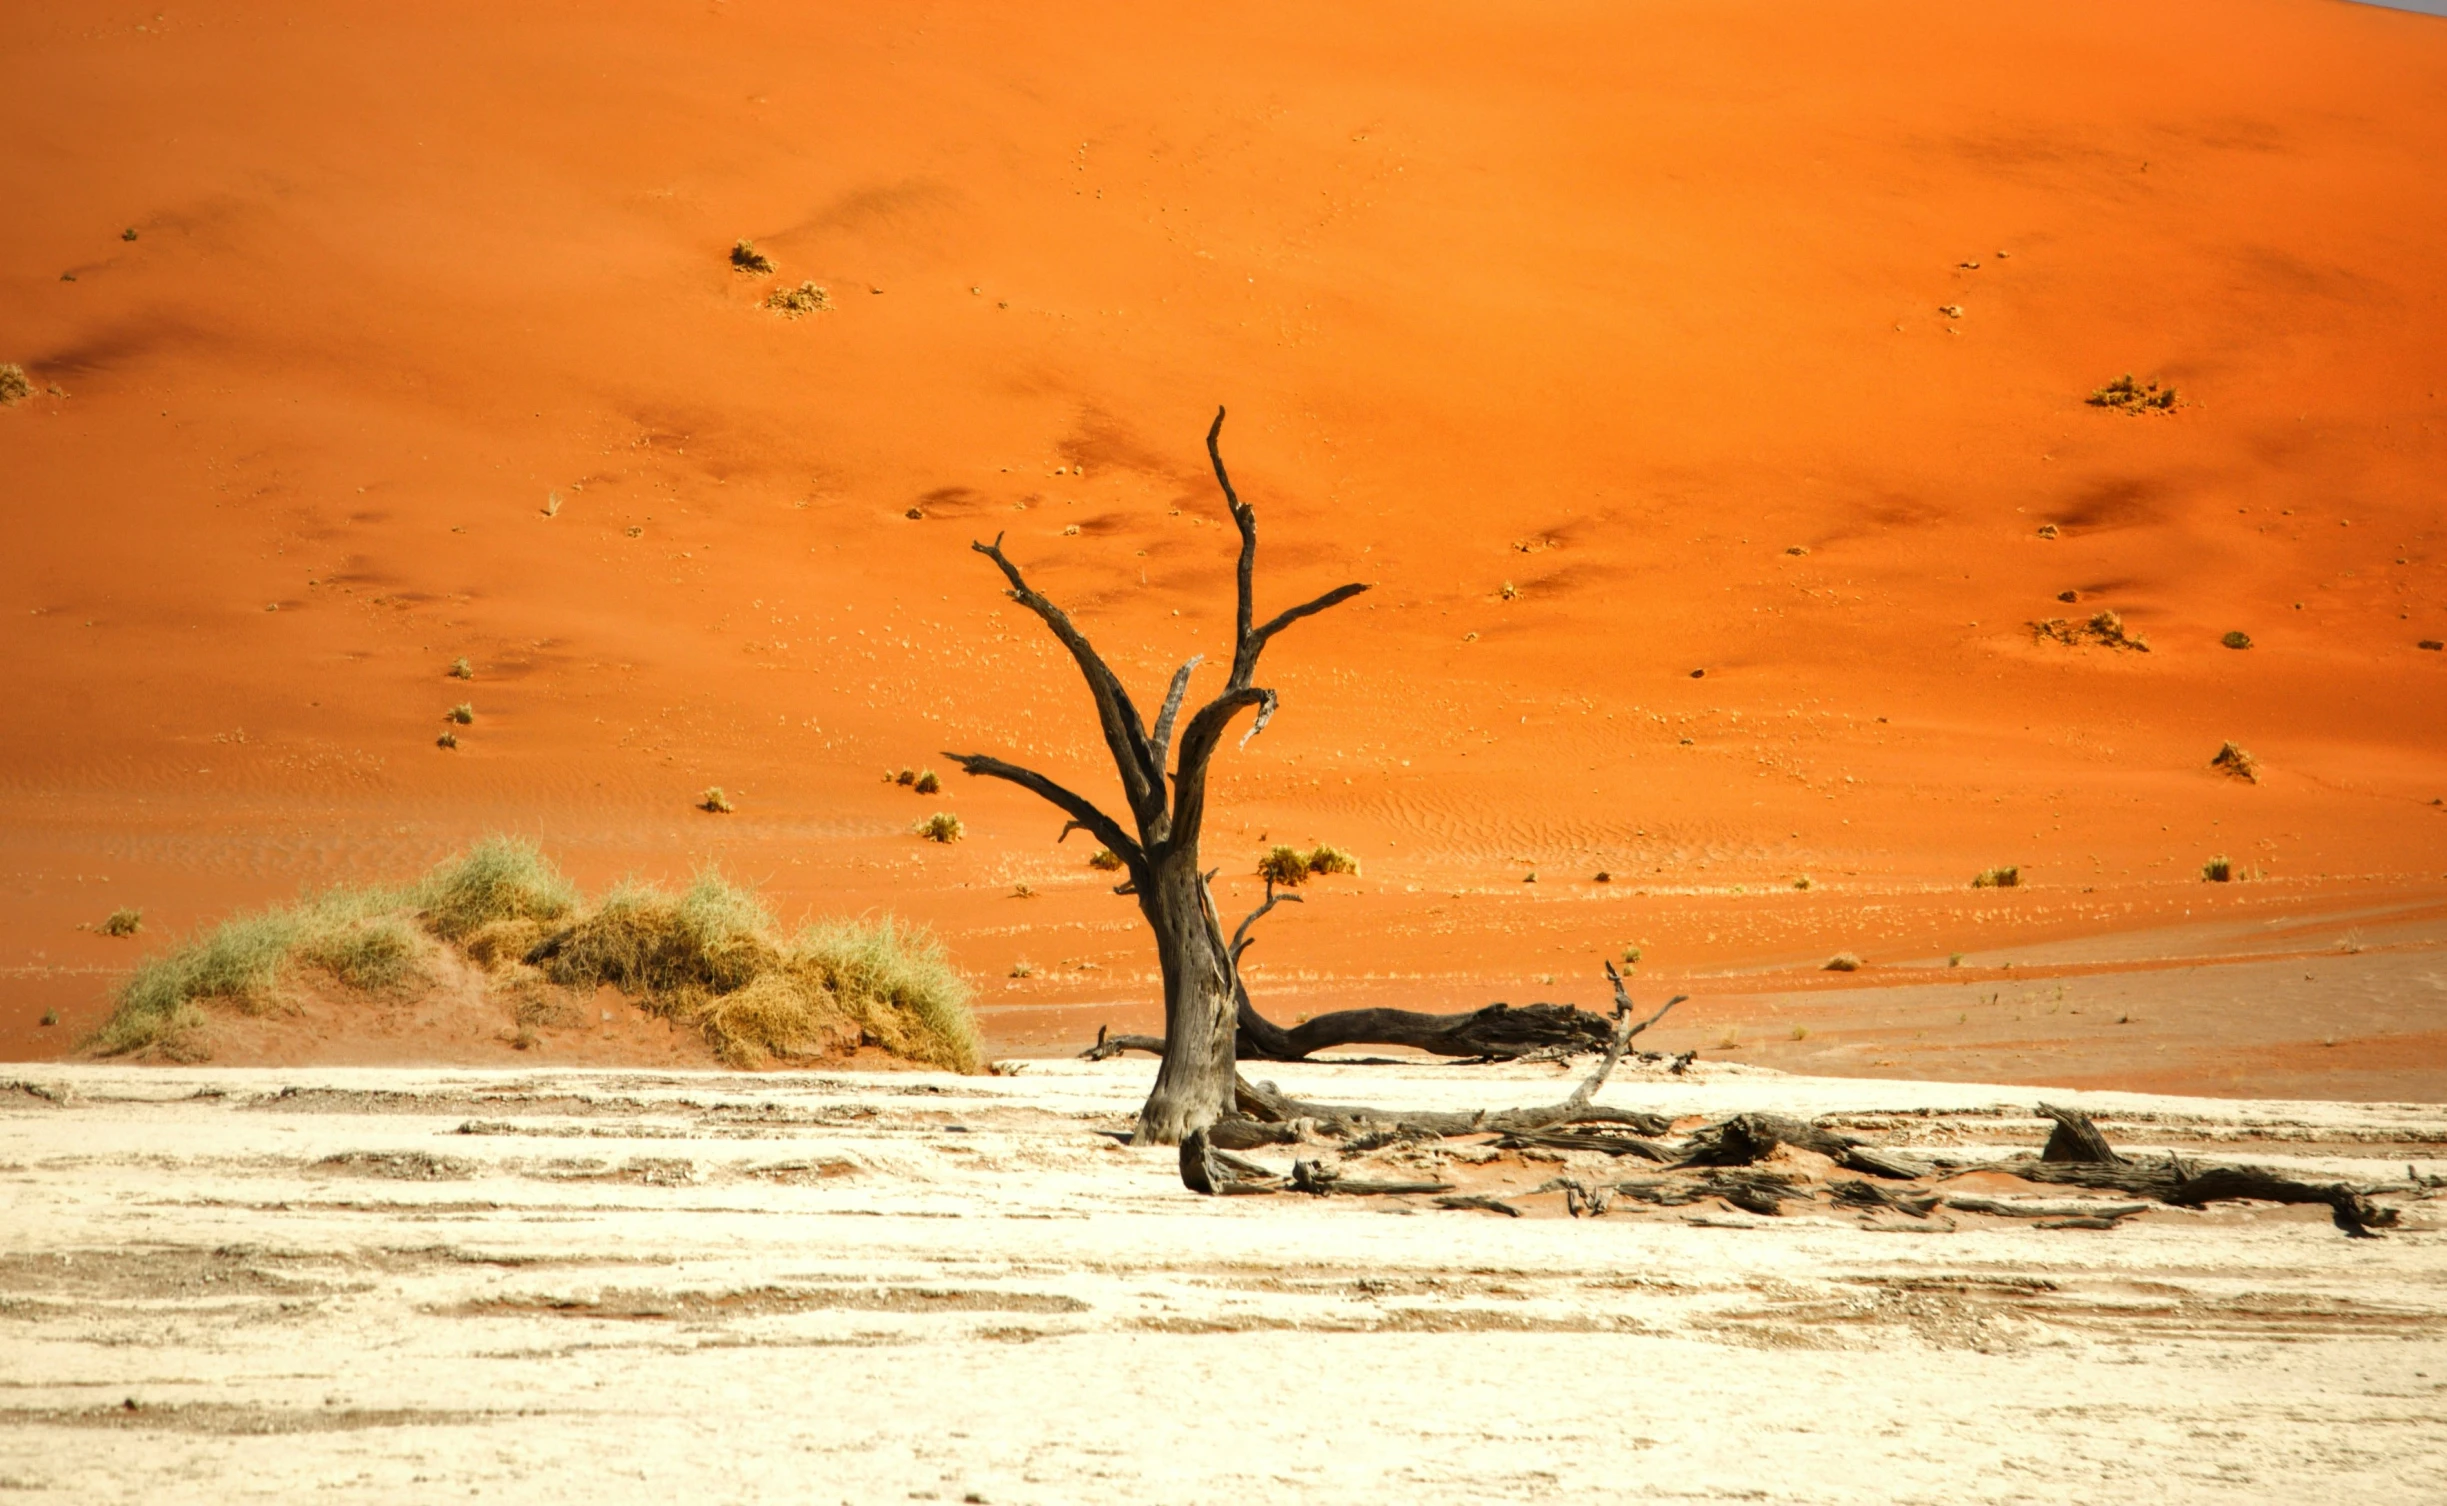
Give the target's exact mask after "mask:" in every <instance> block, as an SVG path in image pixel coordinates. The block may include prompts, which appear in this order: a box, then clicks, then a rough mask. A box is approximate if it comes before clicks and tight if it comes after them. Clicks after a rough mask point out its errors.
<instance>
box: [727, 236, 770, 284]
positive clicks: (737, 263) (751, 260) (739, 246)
mask: <svg viewBox="0 0 2447 1506" xmlns="http://www.w3.org/2000/svg"><path fill="white" fill-rule="evenodd" d="M731 267H732V269H733V270H735V271H740V272H755V273H758V274H760V275H763V274H768V273H770V272H772V270H773V258H772V257H770V256H767V255H766V254H765V253H764V252H762V251H759V250H757V249H756V242H754V241H752V240H749V239H747V238H746V237H745V236H742V237H741V238H740V239H738V240H736V241H734V242H732V243H731Z"/></svg>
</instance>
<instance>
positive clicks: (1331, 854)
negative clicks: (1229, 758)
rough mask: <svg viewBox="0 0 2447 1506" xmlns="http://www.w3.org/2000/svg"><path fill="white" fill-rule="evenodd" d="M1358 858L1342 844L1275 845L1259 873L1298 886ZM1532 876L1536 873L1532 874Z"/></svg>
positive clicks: (1344, 869)
mask: <svg viewBox="0 0 2447 1506" xmlns="http://www.w3.org/2000/svg"><path fill="white" fill-rule="evenodd" d="M1357 872H1359V859H1357V858H1355V857H1353V856H1351V854H1349V853H1347V852H1345V851H1343V850H1342V849H1341V848H1339V847H1331V846H1328V845H1326V844H1324V843H1319V844H1318V846H1317V848H1316V850H1315V851H1313V852H1302V851H1301V850H1300V849H1299V848H1297V847H1289V846H1283V845H1280V844H1278V845H1276V846H1273V847H1269V848H1267V849H1266V855H1265V856H1264V857H1261V858H1259V859H1258V862H1257V876H1258V877H1259V878H1262V879H1267V880H1269V881H1271V882H1272V883H1273V884H1274V885H1275V886H1276V887H1277V888H1282V889H1297V888H1299V887H1300V886H1301V885H1302V884H1305V883H1307V882H1308V881H1309V880H1310V879H1311V878H1313V877H1317V876H1319V875H1323V874H1329V873H1353V874H1355V873H1357ZM1532 877H1533V879H1534V878H1535V875H1532Z"/></svg>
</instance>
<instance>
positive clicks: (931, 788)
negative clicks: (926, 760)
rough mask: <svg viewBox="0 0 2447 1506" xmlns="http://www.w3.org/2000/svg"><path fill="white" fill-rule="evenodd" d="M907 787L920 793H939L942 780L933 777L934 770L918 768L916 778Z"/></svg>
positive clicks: (941, 787) (941, 788)
mask: <svg viewBox="0 0 2447 1506" xmlns="http://www.w3.org/2000/svg"><path fill="white" fill-rule="evenodd" d="M909 787H910V788H911V789H913V790H916V791H917V792H918V793H919V794H921V795H939V794H941V793H942V792H943V781H942V780H940V779H937V778H936V777H935V771H934V770H932V769H920V770H919V771H918V777H917V779H916V780H915V781H913V782H912V783H911V784H910V786H909Z"/></svg>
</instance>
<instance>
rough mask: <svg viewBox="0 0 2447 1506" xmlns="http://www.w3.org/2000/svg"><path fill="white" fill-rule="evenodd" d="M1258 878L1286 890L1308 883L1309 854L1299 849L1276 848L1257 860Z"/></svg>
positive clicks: (1271, 848) (1268, 850)
mask: <svg viewBox="0 0 2447 1506" xmlns="http://www.w3.org/2000/svg"><path fill="white" fill-rule="evenodd" d="M1257 876H1258V877H1259V878H1262V879H1265V880H1267V881H1268V882H1269V883H1273V884H1278V885H1280V886H1282V887H1283V888H1286V889H1297V888H1299V887H1300V886H1301V885H1302V884H1305V883H1307V882H1308V854H1307V853H1305V852H1302V851H1301V850H1300V849H1299V848H1297V847H1285V846H1280V845H1278V846H1274V847H1269V848H1267V849H1266V855H1265V856H1264V857H1262V858H1259V859H1258V860H1257Z"/></svg>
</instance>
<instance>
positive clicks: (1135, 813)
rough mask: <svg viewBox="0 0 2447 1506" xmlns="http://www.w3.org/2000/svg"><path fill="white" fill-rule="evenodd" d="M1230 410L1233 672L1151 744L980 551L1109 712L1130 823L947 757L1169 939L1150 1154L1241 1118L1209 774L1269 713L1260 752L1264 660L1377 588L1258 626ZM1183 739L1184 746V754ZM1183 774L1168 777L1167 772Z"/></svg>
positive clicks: (1074, 637) (1118, 699)
mask: <svg viewBox="0 0 2447 1506" xmlns="http://www.w3.org/2000/svg"><path fill="white" fill-rule="evenodd" d="M1223 421H1224V410H1223V409H1222V408H1220V407H1219V408H1217V409H1216V410H1215V422H1214V423H1213V424H1212V425H1210V426H1209V427H1208V429H1207V456H1208V458H1209V459H1210V460H1212V461H1213V462H1214V466H1215V480H1216V482H1217V484H1219V485H1220V486H1221V487H1222V488H1223V494H1224V502H1225V504H1226V505H1227V506H1228V507H1229V508H1230V509H1231V513H1232V521H1233V523H1234V525H1236V526H1237V527H1238V528H1239V530H1240V564H1239V570H1238V583H1239V610H1238V613H1237V616H1236V618H1235V624H1234V633H1233V645H1232V669H1231V673H1230V674H1229V676H1228V677H1227V678H1226V679H1225V681H1224V687H1223V690H1222V692H1221V693H1219V694H1218V695H1217V696H1216V697H1215V698H1214V699H1213V700H1211V701H1208V702H1207V703H1206V704H1205V705H1204V706H1201V707H1200V708H1198V710H1197V711H1196V712H1195V713H1193V714H1192V715H1191V716H1190V718H1189V720H1188V722H1187V723H1186V724H1182V723H1180V714H1181V708H1182V703H1183V701H1184V700H1185V699H1186V697H1187V696H1188V694H1189V687H1190V677H1191V675H1192V674H1193V673H1194V672H1195V671H1196V670H1197V668H1198V665H1199V663H1200V659H1199V658H1192V659H1191V660H1190V661H1189V662H1188V663H1186V664H1184V665H1182V666H1181V667H1180V668H1179V669H1178V670H1176V671H1174V673H1173V677H1172V684H1171V686H1170V688H1169V689H1168V690H1167V691H1166V692H1165V696H1164V703H1163V706H1162V708H1161V709H1160V710H1159V711H1158V712H1157V714H1156V720H1155V727H1154V729H1153V730H1152V731H1150V730H1149V729H1148V727H1147V724H1146V722H1145V721H1143V720H1142V719H1141V718H1140V716H1139V711H1138V707H1137V706H1136V705H1135V704H1133V703H1132V701H1131V699H1130V693H1129V692H1128V691H1127V690H1125V689H1123V688H1122V682H1121V679H1120V677H1119V676H1117V675H1115V674H1114V672H1113V670H1112V668H1111V667H1110V666H1109V665H1107V664H1106V663H1105V661H1104V657H1103V656H1102V655H1101V654H1099V653H1097V652H1096V649H1095V646H1094V645H1092V644H1091V643H1089V642H1088V640H1087V636H1086V635H1085V634H1083V633H1081V632H1080V631H1079V629H1078V628H1077V627H1076V626H1075V625H1074V624H1073V623H1072V622H1071V619H1070V617H1069V615H1068V614H1067V613H1065V612H1064V611H1063V610H1062V609H1061V608H1060V607H1058V606H1056V605H1054V604H1053V603H1052V602H1051V601H1049V600H1047V599H1046V598H1045V597H1044V596H1042V595H1040V594H1039V593H1038V592H1037V591H1036V590H1035V589H1034V588H1033V587H1031V586H1030V585H1029V584H1028V582H1027V580H1026V579H1025V578H1024V577H1023V576H1022V575H1021V574H1020V568H1019V566H1018V565H1016V564H1013V563H1012V561H1011V559H1010V557H1009V556H1008V555H1006V554H1004V553H1003V548H1002V539H1001V537H1000V536H999V535H998V536H997V537H996V538H995V541H994V542H993V543H991V544H984V543H978V544H972V545H971V546H970V547H971V548H973V549H975V550H976V551H977V552H978V553H980V554H982V555H984V556H986V558H988V559H990V560H992V561H994V563H995V566H996V567H997V568H998V569H1000V570H1001V571H1002V572H1003V577H1004V579H1006V580H1008V581H1009V582H1010V583H1011V588H1010V592H1009V594H1010V596H1011V599H1012V600H1014V601H1016V602H1018V603H1019V604H1020V605H1022V606H1024V607H1026V608H1027V609H1028V610H1029V611H1031V612H1034V613H1035V614H1036V615H1037V616H1038V618H1040V619H1041V620H1042V621H1043V622H1044V624H1045V626H1046V627H1047V628H1049V629H1050V630H1051V631H1052V632H1053V635H1054V637H1056V638H1057V639H1059V640H1061V643H1062V646H1063V647H1064V648H1066V649H1068V650H1069V651H1070V655H1071V658H1072V660H1073V661H1074V662H1075V663H1077V664H1078V666H1079V673H1080V675H1081V677H1082V678H1084V679H1085V680H1086V681H1087V686H1088V693H1089V695H1090V696H1092V697H1093V698H1094V700H1095V703H1096V719H1097V722H1098V725H1099V726H1100V727H1101V729H1102V730H1103V732H1104V737H1105V747H1106V749H1107V750H1108V751H1109V752H1110V753H1111V755H1112V758H1113V767H1114V771H1115V773H1117V774H1118V775H1119V776H1120V778H1121V786H1122V795H1123V798H1124V799H1125V800H1126V801H1127V802H1128V822H1127V824H1126V825H1125V824H1124V822H1123V821H1120V820H1117V819H1115V818H1114V817H1113V816H1110V815H1108V814H1106V813H1105V812H1104V810H1102V809H1101V808H1100V807H1098V806H1097V805H1096V803H1095V802H1093V801H1091V800H1089V799H1088V798H1087V797H1086V796H1084V795H1081V794H1079V793H1077V792H1076V791H1073V790H1071V789H1068V788H1066V787H1065V786H1063V785H1061V784H1058V783H1056V782H1055V781H1054V780H1052V779H1050V778H1048V777H1047V776H1045V775H1043V774H1040V773H1038V772H1037V771H1035V770H1034V769H1025V768H1022V767H1020V766H1019V765H1017V764H1013V763H1006V762H1004V761H1003V760H1002V759H999V758H995V757H992V756H990V755H988V754H984V753H950V752H947V753H945V754H944V757H946V758H949V759H951V760H953V761H954V762H956V763H958V764H959V765H960V768H961V770H962V771H963V772H964V773H969V774H977V775H983V776H985V777H986V778H989V779H1002V780H1007V781H1008V782H1010V783H1012V784H1016V785H1018V786H1019V787H1020V788H1022V789H1024V790H1029V791H1031V792H1033V793H1035V794H1036V795H1038V796H1040V797H1042V798H1043V799H1045V800H1046V801H1048V802H1050V803H1051V804H1053V805H1054V806H1055V807H1057V808H1058V809H1060V810H1061V812H1062V813H1063V815H1065V816H1066V817H1068V818H1069V819H1068V821H1067V822H1066V823H1065V824H1064V826H1063V828H1062V832H1063V835H1064V836H1068V835H1069V834H1070V833H1071V832H1072V831H1073V830H1084V831H1086V832H1087V833H1088V834H1089V835H1090V836H1092V837H1094V838H1096V839H1097V840H1098V841H1100V842H1102V843H1103V844H1104V845H1105V846H1106V847H1107V848H1109V849H1111V850H1112V852H1113V853H1114V854H1115V855H1116V856H1118V857H1119V858H1120V859H1121V860H1122V866H1123V867H1124V868H1125V869H1126V870H1127V871H1128V874H1129V878H1128V880H1127V881H1126V882H1125V883H1123V884H1122V885H1121V886H1120V888H1119V889H1118V890H1116V892H1117V893H1121V894H1127V895H1130V896H1132V897H1134V898H1135V899H1137V901H1138V905H1139V913H1140V914H1141V915H1143V916H1145V917H1146V920H1147V925H1148V928H1149V929H1150V930H1152V931H1153V932H1154V933H1155V940H1156V958H1157V963H1158V966H1159V968H1160V969H1161V971H1162V974H1163V978H1164V1048H1163V1057H1164V1061H1163V1065H1162V1066H1161V1067H1160V1068H1159V1069H1158V1070H1157V1073H1156V1082H1155V1088H1154V1090H1153V1091H1152V1092H1150V1093H1149V1094H1148V1096H1147V1102H1146V1105H1145V1106H1144V1107H1143V1108H1141V1109H1140V1111H1139V1122H1138V1132H1137V1141H1138V1143H1140V1144H1147V1145H1171V1144H1176V1143H1178V1142H1179V1141H1180V1139H1181V1137H1182V1136H1183V1135H1185V1134H1187V1133H1188V1132H1189V1131H1191V1130H1193V1129H1196V1128H1199V1127H1200V1126H1203V1125H1208V1124H1212V1123H1214V1122H1215V1121H1216V1120H1217V1119H1219V1118H1221V1117H1222V1116H1223V1115H1224V1114H1225V1113H1226V1112H1228V1111H1229V1110H1230V1108H1231V1105H1232V1080H1233V1070H1232V1067H1233V1060H1234V1052H1233V1035H1234V1031H1235V1028H1236V1026H1237V1023H1238V1015H1239V1012H1240V990H1239V986H1238V980H1237V975H1236V973H1235V971H1234V969H1233V966H1232V957H1231V950H1230V947H1229V946H1228V945H1227V943H1226V942H1225V940H1224V934H1223V926H1222V923H1221V921H1220V920H1219V918H1218V917H1217V915H1216V913H1215V902H1214V898H1213V896H1212V895H1211V894H1210V892H1209V891H1208V888H1207V884H1208V880H1209V878H1210V877H1211V875H1210V874H1207V873H1204V872H1201V871H1200V869H1199V866H1198V838H1199V834H1200V831H1201V828H1202V827H1203V825H1204V822H1205V818H1206V785H1207V766H1208V764H1209V763H1210V762H1211V761H1212V760H1213V758H1214V756H1215V753H1216V751H1217V749H1219V748H1220V747H1221V746H1222V744H1223V738H1224V734H1225V732H1226V731H1227V730H1228V729H1229V728H1230V726H1231V724H1232V722H1233V721H1234V719H1236V718H1237V717H1239V715H1240V714H1241V713H1242V712H1244V711H1252V710H1254V711H1255V712H1256V720H1255V721H1254V722H1253V723H1252V724H1251V726H1250V728H1249V731H1248V732H1246V733H1244V734H1242V738H1241V740H1242V741H1243V742H1247V741H1248V739H1249V738H1251V737H1253V736H1255V735H1256V734H1257V733H1258V732H1259V731H1260V730H1261V729H1263V728H1264V727H1265V725H1266V722H1267V719H1268V718H1269V717H1271V716H1272V715H1273V714H1274V709H1275V693H1274V692H1273V691H1272V690H1269V689H1266V688H1264V687H1262V686H1259V685H1258V684H1257V683H1256V675H1257V666H1258V656H1259V655H1260V654H1262V653H1264V652H1265V649H1266V645H1267V644H1268V643H1270V642H1272V641H1273V639H1274V636H1275V635H1276V634H1277V633H1280V632H1282V631H1283V630H1284V629H1285V628H1287V627H1290V626H1291V625H1292V624H1293V623H1295V622H1298V621H1299V620H1300V619H1302V618H1304V617H1312V616H1315V615H1316V614H1317V613H1319V612H1322V611H1324V610H1326V609H1327V608H1328V607H1331V606H1334V605H1336V604H1338V603H1340V602H1344V601H1348V600H1350V599H1351V598H1352V597H1354V596H1357V595H1358V594H1359V593H1360V592H1362V591H1365V590H1366V589H1368V588H1367V587H1366V586H1364V585H1361V584H1358V583H1356V582H1355V583H1353V584H1350V585H1342V586H1336V587H1335V588H1334V589H1333V590H1331V591H1328V592H1326V593H1325V594H1324V595H1322V596H1317V597H1313V598H1311V599H1310V600H1308V601H1304V602H1302V603H1300V604H1299V605H1298V606H1295V607H1290V608H1287V609H1286V610H1284V611H1282V612H1279V613H1277V614H1276V615H1275V616H1273V617H1271V618H1269V619H1268V620H1266V621H1265V622H1263V623H1260V622H1258V620H1257V614H1256V599H1255V593H1254V585H1255V574H1256V568H1257V514H1256V512H1255V511H1253V510H1252V509H1251V508H1250V506H1249V504H1247V503H1246V502H1243V501H1242V500H1241V499H1240V495H1239V494H1238V493H1237V492H1235V491H1234V490H1233V489H1232V478H1231V476H1230V475H1229V474H1227V473H1226V472H1225V470H1224V463H1223V452H1222V450H1221V449H1220V448H1219V447H1218V444H1217V440H1218V437H1219V436H1220V435H1221V434H1222V432H1223ZM1176 726H1178V727H1179V732H1180V746H1179V748H1178V750H1175V748H1174V747H1173V736H1174V732H1175V728H1176ZM1168 759H1170V760H1172V761H1173V767H1172V769H1171V770H1170V772H1169V773H1168V772H1167V770H1166V768H1165V764H1166V761H1167V760H1168Z"/></svg>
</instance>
